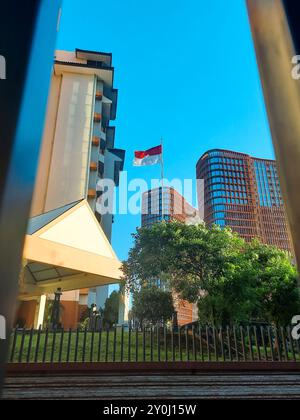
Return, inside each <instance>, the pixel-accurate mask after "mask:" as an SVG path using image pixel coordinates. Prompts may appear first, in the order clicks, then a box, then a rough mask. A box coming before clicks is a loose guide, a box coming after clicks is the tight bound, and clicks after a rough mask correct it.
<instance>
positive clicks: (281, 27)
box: [247, 0, 300, 265]
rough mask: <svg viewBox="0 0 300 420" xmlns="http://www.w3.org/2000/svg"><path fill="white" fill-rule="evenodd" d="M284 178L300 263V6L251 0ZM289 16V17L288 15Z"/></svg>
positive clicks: (290, 0) (292, 1) (279, 0)
mask: <svg viewBox="0 0 300 420" xmlns="http://www.w3.org/2000/svg"><path fill="white" fill-rule="evenodd" d="M247 4H248V12H249V19H250V24H251V29H252V34H253V39H254V45H255V49H256V56H257V61H258V67H259V71H260V76H261V82H262V86H263V91H264V96H265V102H266V108H267V113H268V117H269V123H270V128H271V133H272V139H273V145H274V149H275V154H276V159H277V162H278V169H279V177H280V183H281V189H282V192H283V198H284V202H285V206H286V210H287V215H288V219H289V224H290V230H291V235H292V238H293V242H294V249H295V254H296V258H297V261H298V265H299V263H300V210H299V209H300V195H299V185H300V171H299V165H300V118H299V115H300V81H299V80H297V78H295V77H293V67H295V66H296V64H297V62H293V57H294V56H296V55H297V54H300V50H299V45H300V32H299V20H300V8H299V2H297V1H295V0H284V1H282V0H263V1H262V0H247ZM286 12H288V13H286Z"/></svg>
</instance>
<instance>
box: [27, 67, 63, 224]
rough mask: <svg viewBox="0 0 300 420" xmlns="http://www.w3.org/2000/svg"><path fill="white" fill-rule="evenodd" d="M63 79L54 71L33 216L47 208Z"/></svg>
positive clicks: (32, 206)
mask: <svg viewBox="0 0 300 420" xmlns="http://www.w3.org/2000/svg"><path fill="white" fill-rule="evenodd" d="M61 81H62V77H61V76H56V75H55V74H54V73H53V74H52V80H51V89H50V92H49V99H48V106H47V114H46V120H45V127H44V134H43V140H42V143H41V150H40V157H39V165H38V171H37V176H36V181H35V188H34V194H33V200H32V205H31V217H33V216H37V215H39V214H42V213H44V210H45V200H46V193H47V185H48V177H49V171H50V165H51V158H52V148H53V141H54V135H55V127H56V118H57V111H58V105H59V97H60V89H61Z"/></svg>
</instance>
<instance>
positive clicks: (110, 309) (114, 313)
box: [103, 291, 120, 327]
mask: <svg viewBox="0 0 300 420" xmlns="http://www.w3.org/2000/svg"><path fill="white" fill-rule="evenodd" d="M119 300H120V293H119V292H117V291H113V292H112V293H111V295H110V296H109V297H108V298H107V299H106V301H105V305H104V310H103V323H104V325H108V326H110V327H111V326H112V325H113V324H116V323H117V322H118V318H119Z"/></svg>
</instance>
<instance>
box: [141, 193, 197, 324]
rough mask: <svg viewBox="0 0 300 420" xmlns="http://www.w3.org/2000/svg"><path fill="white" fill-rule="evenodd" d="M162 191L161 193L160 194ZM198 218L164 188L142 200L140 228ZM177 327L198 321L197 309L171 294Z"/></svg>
mask: <svg viewBox="0 0 300 420" xmlns="http://www.w3.org/2000/svg"><path fill="white" fill-rule="evenodd" d="M162 191H163V193H162ZM198 218H199V216H198V210H196V209H195V208H194V207H192V206H191V205H190V204H189V203H188V202H187V201H186V200H185V198H184V197H183V196H182V195H181V194H179V193H178V192H177V191H176V190H175V189H174V188H170V187H164V188H163V190H162V188H155V189H152V190H149V191H147V192H145V193H144V194H143V199H142V227H149V226H151V225H153V224H154V223H159V222H161V221H163V220H164V221H166V222H172V221H178V222H182V223H194V222H195V221H197V220H198ZM173 299H174V306H175V309H176V312H177V321H178V325H184V324H189V323H191V322H193V321H197V320H198V314H197V307H196V305H193V304H191V303H189V302H187V301H185V300H182V299H180V298H178V296H177V295H176V294H175V293H173Z"/></svg>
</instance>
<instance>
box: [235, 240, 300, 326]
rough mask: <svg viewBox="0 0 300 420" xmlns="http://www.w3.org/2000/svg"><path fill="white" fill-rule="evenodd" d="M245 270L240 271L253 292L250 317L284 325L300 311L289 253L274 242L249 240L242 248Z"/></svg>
mask: <svg viewBox="0 0 300 420" xmlns="http://www.w3.org/2000/svg"><path fill="white" fill-rule="evenodd" d="M245 256H246V260H247V261H248V270H247V271H244V272H243V273H242V275H241V277H242V278H243V280H245V281H248V282H249V280H250V281H251V285H252V287H253V288H254V289H255V292H256V295H257V304H256V307H255V312H254V313H253V318H257V319H263V320H266V321H268V322H271V323H275V324H276V325H284V326H286V325H288V324H290V322H291V319H292V317H293V316H294V315H295V314H297V313H299V311H300V295H299V289H298V287H297V282H298V273H297V269H296V267H295V265H294V264H293V263H292V261H291V256H290V255H289V254H288V253H287V252H285V251H282V250H280V249H278V248H276V247H274V246H269V245H264V244H261V243H260V242H259V241H258V240H254V241H252V242H251V243H250V244H248V245H247V248H246V250H245Z"/></svg>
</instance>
